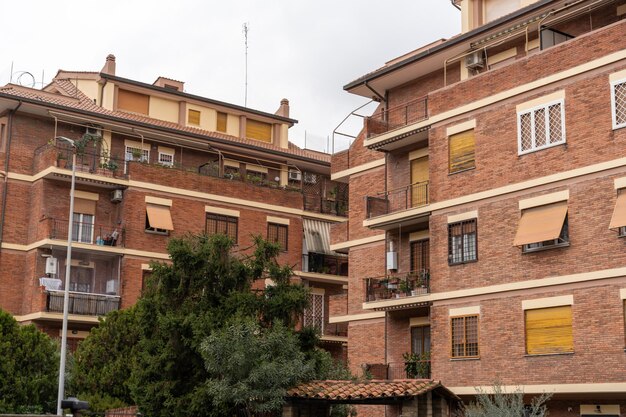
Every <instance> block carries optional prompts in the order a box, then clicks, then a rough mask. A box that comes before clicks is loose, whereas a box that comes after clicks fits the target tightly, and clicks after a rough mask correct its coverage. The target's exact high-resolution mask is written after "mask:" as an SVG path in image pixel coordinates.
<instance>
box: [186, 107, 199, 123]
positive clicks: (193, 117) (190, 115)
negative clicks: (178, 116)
mask: <svg viewBox="0 0 626 417" xmlns="http://www.w3.org/2000/svg"><path fill="white" fill-rule="evenodd" d="M187 123H189V124H190V125H196V126H200V112H199V111H198V110H192V109H189V110H187Z"/></svg>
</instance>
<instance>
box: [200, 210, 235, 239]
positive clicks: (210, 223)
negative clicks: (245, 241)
mask: <svg viewBox="0 0 626 417" xmlns="http://www.w3.org/2000/svg"><path fill="white" fill-rule="evenodd" d="M238 223H239V219H238V218H237V217H231V216H222V215H219V214H209V213H207V215H206V233H207V235H215V234H223V235H226V236H228V237H229V238H231V239H232V240H233V241H235V243H237V228H238Z"/></svg>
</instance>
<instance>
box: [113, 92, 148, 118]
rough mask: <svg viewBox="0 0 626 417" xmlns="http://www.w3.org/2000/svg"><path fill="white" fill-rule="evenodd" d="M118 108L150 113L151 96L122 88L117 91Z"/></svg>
mask: <svg viewBox="0 0 626 417" xmlns="http://www.w3.org/2000/svg"><path fill="white" fill-rule="evenodd" d="M117 108H118V109H120V110H127V111H132V112H134V113H140V114H148V109H149V108H150V96H147V95H145V94H140V93H135V92H134V91H128V90H122V89H120V90H118V92H117Z"/></svg>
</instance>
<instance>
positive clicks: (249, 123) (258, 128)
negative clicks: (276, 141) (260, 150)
mask: <svg viewBox="0 0 626 417" xmlns="http://www.w3.org/2000/svg"><path fill="white" fill-rule="evenodd" d="M246 137H247V138H248V139H255V140H260V141H263V142H271V141H272V125H271V124H269V123H264V122H259V121H257V120H251V119H248V120H246Z"/></svg>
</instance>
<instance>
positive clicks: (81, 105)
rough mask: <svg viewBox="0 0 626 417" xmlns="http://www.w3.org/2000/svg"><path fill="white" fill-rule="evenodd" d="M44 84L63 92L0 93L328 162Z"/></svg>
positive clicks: (64, 84) (60, 82) (67, 84)
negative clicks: (98, 102)
mask: <svg viewBox="0 0 626 417" xmlns="http://www.w3.org/2000/svg"><path fill="white" fill-rule="evenodd" d="M47 87H48V88H55V87H56V89H58V90H59V91H63V92H64V93H65V94H56V93H52V92H48V91H42V90H37V89H33V88H28V87H22V86H19V85H14V84H7V85H6V86H4V87H0V93H2V94H5V95H10V96H14V97H16V98H26V99H30V100H33V101H37V102H40V103H41V104H44V105H45V104H54V105H57V106H62V107H65V108H67V110H72V109H76V110H82V111H87V112H90V113H93V114H94V115H102V116H109V117H115V118H118V119H123V120H127V121H131V122H132V121H135V122H139V123H143V124H147V125H152V126H154V127H161V128H166V129H172V130H177V131H180V132H181V133H183V134H184V133H191V134H194V135H200V136H205V137H206V138H207V140H210V139H221V140H222V141H228V142H233V143H234V144H237V143H239V144H242V145H246V146H252V147H255V148H258V149H260V150H263V149H266V150H269V151H273V152H280V153H284V154H290V155H294V156H298V157H304V158H309V159H313V160H316V161H320V162H327V163H330V155H328V154H324V153H320V152H314V151H308V150H306V149H301V148H298V147H297V146H289V148H288V149H284V148H281V147H279V146H276V145H273V144H270V143H265V142H260V141H256V140H252V139H245V138H239V137H236V136H231V135H227V134H224V133H220V132H211V131H208V130H203V129H199V128H195V127H191V126H181V125H179V124H178V123H172V122H167V121H164V120H159V119H154V118H150V117H147V116H144V115H140V114H136V113H127V112H124V111H111V110H107V109H104V108H102V107H100V106H98V105H96V104H95V103H94V102H93V100H91V99H90V98H89V97H87V96H85V95H84V94H83V93H82V92H81V91H80V90H78V89H77V88H76V86H74V84H73V83H72V82H71V81H70V80H69V79H54V80H53V81H52V82H51V83H50V84H49V85H48V86H47Z"/></svg>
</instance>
